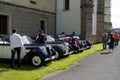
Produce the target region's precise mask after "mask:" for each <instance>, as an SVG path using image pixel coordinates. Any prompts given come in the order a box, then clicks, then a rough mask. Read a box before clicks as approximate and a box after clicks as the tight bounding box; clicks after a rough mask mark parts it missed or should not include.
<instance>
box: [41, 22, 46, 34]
mask: <svg viewBox="0 0 120 80" xmlns="http://www.w3.org/2000/svg"><path fill="white" fill-rule="evenodd" d="M40 29H42V30H43V31H44V32H45V21H44V20H41V21H40Z"/></svg>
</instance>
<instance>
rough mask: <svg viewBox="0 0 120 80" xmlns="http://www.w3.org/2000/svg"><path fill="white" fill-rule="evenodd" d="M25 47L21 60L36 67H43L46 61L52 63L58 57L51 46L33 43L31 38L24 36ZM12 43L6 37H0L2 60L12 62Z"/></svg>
mask: <svg viewBox="0 0 120 80" xmlns="http://www.w3.org/2000/svg"><path fill="white" fill-rule="evenodd" d="M22 40H23V43H24V47H23V48H22V52H21V60H22V61H27V62H29V63H31V64H32V65H33V66H35V67H39V66H41V65H43V64H44V63H45V62H46V61H51V60H52V59H53V58H55V56H56V52H55V50H54V49H53V48H51V46H50V45H49V44H37V43H31V41H30V40H31V39H30V37H27V36H22ZM10 58H11V48H10V42H9V41H6V40H5V39H4V37H0V60H3V59H4V60H10Z"/></svg>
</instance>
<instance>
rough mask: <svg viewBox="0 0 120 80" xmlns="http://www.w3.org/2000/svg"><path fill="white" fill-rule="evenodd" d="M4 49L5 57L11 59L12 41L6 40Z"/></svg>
mask: <svg viewBox="0 0 120 80" xmlns="http://www.w3.org/2000/svg"><path fill="white" fill-rule="evenodd" d="M2 50H3V52H2V53H3V56H2V57H3V58H5V59H10V58H11V48H10V42H8V41H4V42H3V46H2Z"/></svg>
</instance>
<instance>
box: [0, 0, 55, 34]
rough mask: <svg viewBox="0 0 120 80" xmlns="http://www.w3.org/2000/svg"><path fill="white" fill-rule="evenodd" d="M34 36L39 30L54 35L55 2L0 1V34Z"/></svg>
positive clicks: (33, 0)
mask: <svg viewBox="0 0 120 80" xmlns="http://www.w3.org/2000/svg"><path fill="white" fill-rule="evenodd" d="M12 28H17V30H18V32H19V33H20V34H21V35H29V36H35V35H36V34H37V33H38V31H39V30H40V29H43V30H44V31H45V32H46V33H47V34H55V0H0V34H1V35H10V34H11V29H12Z"/></svg>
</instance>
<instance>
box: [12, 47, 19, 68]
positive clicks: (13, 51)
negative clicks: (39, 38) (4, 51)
mask: <svg viewBox="0 0 120 80" xmlns="http://www.w3.org/2000/svg"><path fill="white" fill-rule="evenodd" d="M16 52H17V67H20V65H21V59H20V53H21V48H20V47H18V48H14V50H11V53H12V55H11V62H10V67H13V65H14V63H15V54H16Z"/></svg>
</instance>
